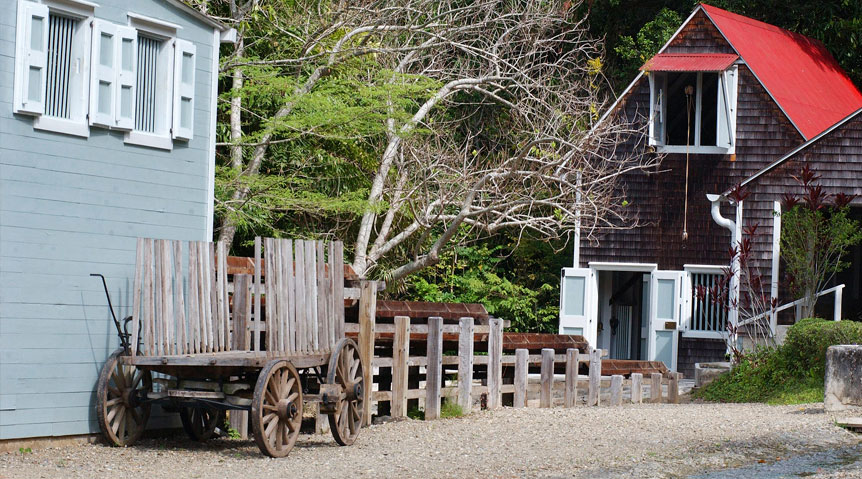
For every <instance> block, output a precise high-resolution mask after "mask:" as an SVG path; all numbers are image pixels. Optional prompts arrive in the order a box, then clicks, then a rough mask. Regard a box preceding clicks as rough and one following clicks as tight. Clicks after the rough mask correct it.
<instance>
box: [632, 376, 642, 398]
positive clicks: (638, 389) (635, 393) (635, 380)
mask: <svg viewBox="0 0 862 479" xmlns="http://www.w3.org/2000/svg"><path fill="white" fill-rule="evenodd" d="M643 379H644V375H643V374H641V373H632V404H640V403H641V401H643Z"/></svg>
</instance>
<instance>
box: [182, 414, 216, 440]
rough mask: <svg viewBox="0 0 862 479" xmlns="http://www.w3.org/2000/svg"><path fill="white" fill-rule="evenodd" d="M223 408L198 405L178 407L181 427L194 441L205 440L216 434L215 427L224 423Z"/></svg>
mask: <svg viewBox="0 0 862 479" xmlns="http://www.w3.org/2000/svg"><path fill="white" fill-rule="evenodd" d="M224 417H225V414H224V410H222V409H219V408H216V407H208V406H198V407H182V408H180V419H181V420H182V422H183V429H184V430H185V431H186V434H187V435H188V436H189V437H190V438H191V439H192V440H194V441H207V440H209V439H212V438H214V437H216V436H218V432H217V431H216V428H218V427H219V426H221V425H223V424H224Z"/></svg>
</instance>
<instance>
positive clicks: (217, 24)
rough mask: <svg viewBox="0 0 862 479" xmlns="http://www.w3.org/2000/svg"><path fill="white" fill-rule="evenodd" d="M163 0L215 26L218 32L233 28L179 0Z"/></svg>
mask: <svg viewBox="0 0 862 479" xmlns="http://www.w3.org/2000/svg"><path fill="white" fill-rule="evenodd" d="M164 1H165V2H166V3H169V4H171V5H173V6H175V7H177V8H179V9H180V10H182V11H184V12H186V13H188V14H189V15H191V16H193V17H195V18H196V19H198V20H200V21H201V22H203V23H205V24H207V25H209V26H211V27H213V28H215V29H216V30H218V31H220V32H229V31H230V30H233V28H231V27H229V26H227V25H225V24H224V23H222V22H220V21H218V20H216V19H215V18H213V17H211V16H209V15H207V14H205V13H203V12H201V11H200V10H197V9H195V8H192V7H190V6H188V5H186V4H185V3H183V2H182V1H180V0H164Z"/></svg>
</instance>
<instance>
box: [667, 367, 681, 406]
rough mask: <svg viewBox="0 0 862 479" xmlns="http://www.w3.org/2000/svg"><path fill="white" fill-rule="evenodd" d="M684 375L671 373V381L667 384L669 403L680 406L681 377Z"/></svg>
mask: <svg viewBox="0 0 862 479" xmlns="http://www.w3.org/2000/svg"><path fill="white" fill-rule="evenodd" d="M680 376H682V373H670V381H668V382H667V402H669V403H671V404H679V377H680Z"/></svg>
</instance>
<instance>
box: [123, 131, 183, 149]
mask: <svg viewBox="0 0 862 479" xmlns="http://www.w3.org/2000/svg"><path fill="white" fill-rule="evenodd" d="M124 141H125V143H126V144H128V145H138V146H147V147H150V148H158V149H160V150H168V151H170V150H173V149H174V141H173V140H171V137H170V136H168V135H156V134H153V133H143V132H140V131H130V132H128V133H126V138H125V140H124Z"/></svg>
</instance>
